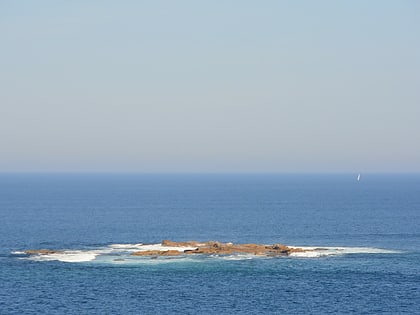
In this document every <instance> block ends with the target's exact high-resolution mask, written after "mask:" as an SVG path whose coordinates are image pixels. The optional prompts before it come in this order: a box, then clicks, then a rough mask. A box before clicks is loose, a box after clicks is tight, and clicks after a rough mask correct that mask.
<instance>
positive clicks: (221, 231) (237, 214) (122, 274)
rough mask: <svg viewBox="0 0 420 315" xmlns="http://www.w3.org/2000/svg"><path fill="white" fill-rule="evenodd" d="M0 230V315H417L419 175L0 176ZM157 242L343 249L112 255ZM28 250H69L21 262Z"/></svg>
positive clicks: (419, 284) (419, 298) (419, 295)
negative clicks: (309, 253)
mask: <svg viewBox="0 0 420 315" xmlns="http://www.w3.org/2000/svg"><path fill="white" fill-rule="evenodd" d="M0 222H1V230H0V278H1V282H0V310H1V312H0V313H2V314H13V313H15V314H22V313H28V314H29V313H33V314H35V313H36V314H38V313H57V314H59V313H67V314H73V313H74V314H81V313H82V314H83V313H108V314H110V313H120V314H124V313H125V314H134V313H150V314H155V313H183V314H184V313H191V314H194V313H206V314H207V313H218V314H220V313H252V314H258V313H261V314H263V313H264V314H267V313H317V314H318V313H351V312H356V313H390V314H391V313H392V314H395V313H409V314H415V313H418V301H420V267H419V261H420V176H419V175H369V174H366V175H364V176H363V177H362V180H361V181H360V182H359V183H357V182H356V178H355V176H353V175H345V174H343V175H105V174H102V175H101V174H96V175H86V174H85V175H69V174H67V175H64V174H62V175H58V174H57V175H46V174H44V175H42V174H36V175H35V174H32V175H27V174H26V175H25V174H3V175H0ZM162 239H172V240H177V241H184V240H202V241H205V240H219V241H223V242H238V243H247V242H254V243H265V244H272V243H285V244H290V245H301V246H329V247H332V248H337V247H340V248H342V249H343V250H341V251H340V252H339V253H338V254H336V255H328V256H321V257H313V258H308V257H306V258H304V257H279V258H255V257H241V256H228V257H223V256H222V257H194V258H190V257H187V258H185V257H180V258H176V259H167V258H166V259H165V258H159V259H150V258H142V259H131V258H130V256H129V252H126V253H125V252H124V250H121V247H120V248H119V249H118V250H115V246H117V247H118V246H130V245H127V244H132V245H135V244H138V243H143V244H155V243H159V242H160V241H161V240H162ZM115 244H125V245H115ZM355 247H356V248H357V249H354V248H355ZM32 248H35V249H39V248H50V249H60V250H67V251H68V252H66V253H67V254H65V255H64V256H65V257H64V258H63V257H62V256H60V257H59V258H57V257H56V258H57V259H54V260H43V261H40V260H39V259H37V257H28V256H26V255H22V254H19V252H21V251H23V250H25V249H32ZM112 248H114V250H112ZM92 253H94V255H93V256H92V255H91V256H89V254H92ZM72 255H73V256H72ZM116 259H117V260H116ZM69 261H71V262H69Z"/></svg>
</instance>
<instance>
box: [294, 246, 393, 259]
mask: <svg viewBox="0 0 420 315" xmlns="http://www.w3.org/2000/svg"><path fill="white" fill-rule="evenodd" d="M289 247H291V248H302V249H304V250H307V251H305V252H295V253H291V254H290V256H291V257H306V258H315V257H324V256H337V255H347V254H395V253H399V251H395V250H389V249H382V248H374V247H305V246H289Z"/></svg>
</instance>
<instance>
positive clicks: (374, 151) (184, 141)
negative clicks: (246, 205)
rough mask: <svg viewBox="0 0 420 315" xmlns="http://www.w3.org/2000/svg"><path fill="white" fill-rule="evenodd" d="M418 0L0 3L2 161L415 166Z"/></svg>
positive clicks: (34, 167)
mask: <svg viewBox="0 0 420 315" xmlns="http://www.w3.org/2000/svg"><path fill="white" fill-rule="evenodd" d="M419 34H420V5H419V2H418V1H414V0H413V1H264V2H260V1H207V2H204V1H0V45H1V49H0V69H1V71H0V153H1V154H0V171H6V172H7V171H117V172H118V171H124V172H131V171H137V172H413V171H414V172H419V171H420V146H419V143H420V141H419V140H418V139H419V135H420V123H419V117H420V105H419V101H420V97H419V88H418V87H419V86H420V80H419V79H420V78H419V74H420V63H419V56H420V41H419Z"/></svg>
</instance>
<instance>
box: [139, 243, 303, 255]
mask: <svg viewBox="0 0 420 315" xmlns="http://www.w3.org/2000/svg"><path fill="white" fill-rule="evenodd" d="M161 245H162V247H163V248H162V249H159V250H155V249H154V250H142V251H136V252H134V253H132V254H131V255H133V256H178V255H196V254H203V255H230V254H251V255H256V256H288V255H290V254H291V253H296V252H304V251H307V250H304V249H302V248H294V247H288V246H286V245H283V244H274V245H263V244H233V243H221V242H217V241H208V242H204V243H203V242H196V241H189V242H174V241H170V240H164V241H162V244H161ZM168 248H170V249H168ZM177 248H179V249H177Z"/></svg>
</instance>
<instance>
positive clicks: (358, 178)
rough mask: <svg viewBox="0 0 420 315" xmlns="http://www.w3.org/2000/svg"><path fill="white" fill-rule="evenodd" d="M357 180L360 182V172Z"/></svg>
mask: <svg viewBox="0 0 420 315" xmlns="http://www.w3.org/2000/svg"><path fill="white" fill-rule="evenodd" d="M357 181H358V182H360V173H359V175H357Z"/></svg>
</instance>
